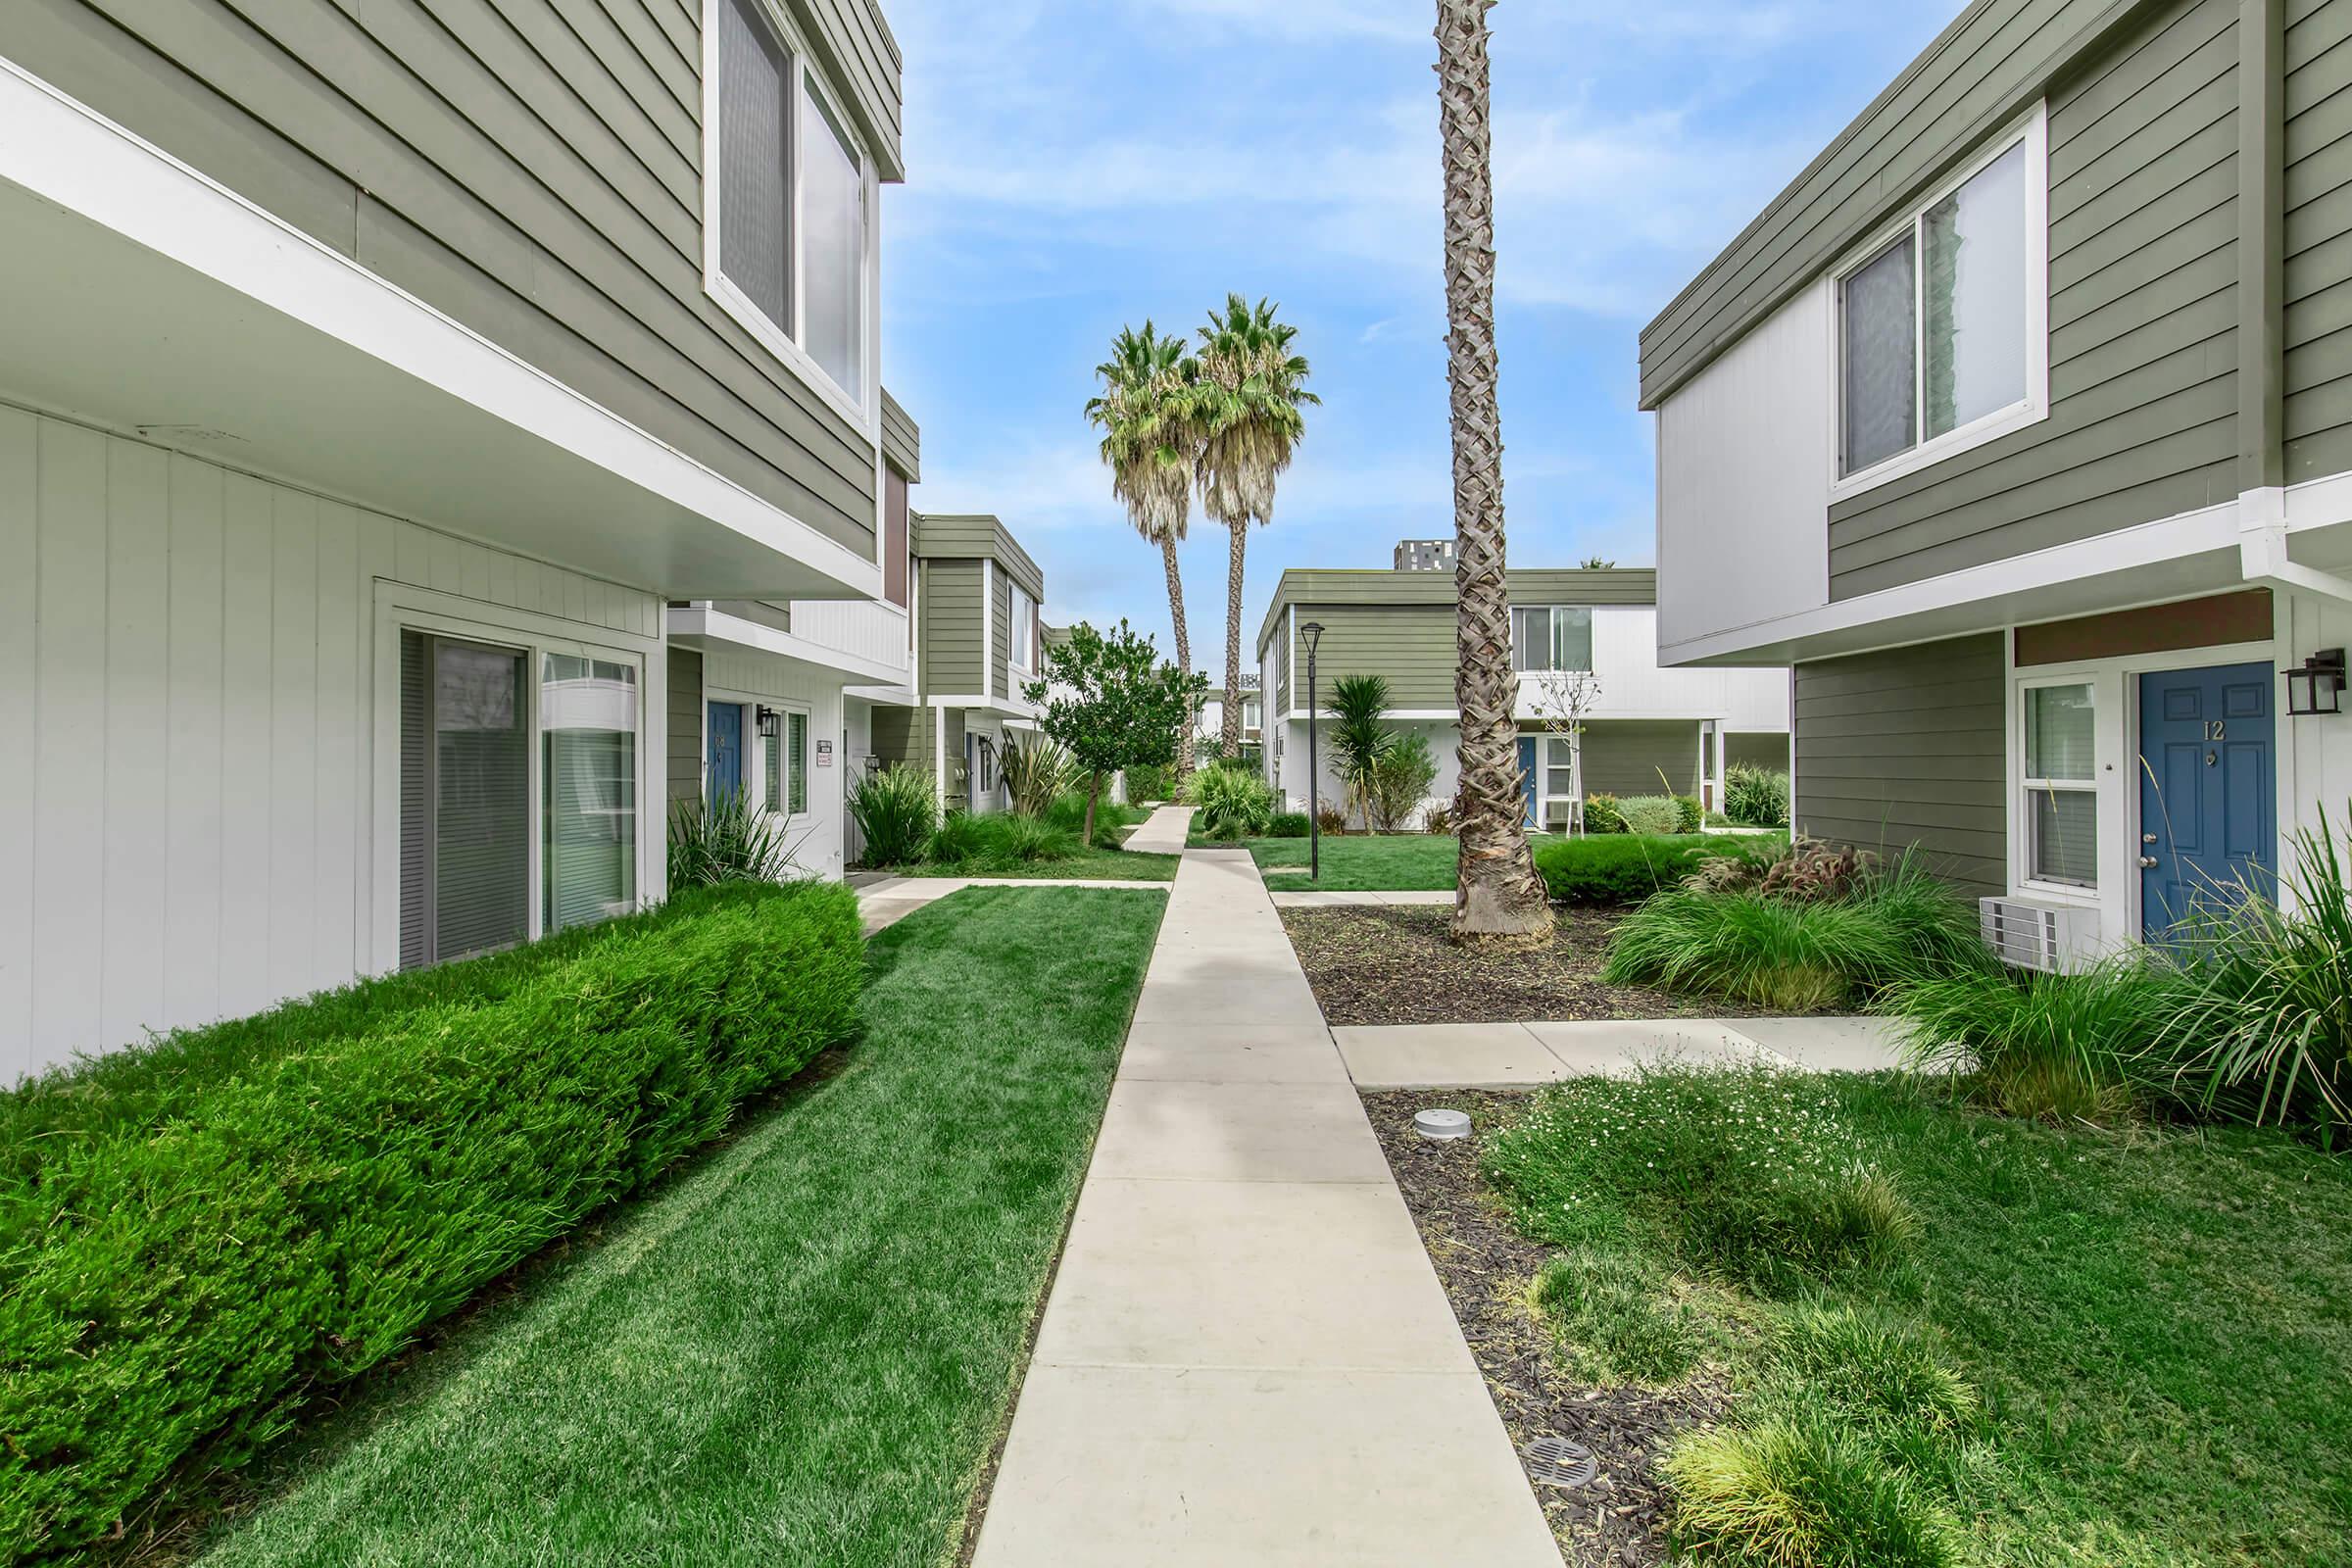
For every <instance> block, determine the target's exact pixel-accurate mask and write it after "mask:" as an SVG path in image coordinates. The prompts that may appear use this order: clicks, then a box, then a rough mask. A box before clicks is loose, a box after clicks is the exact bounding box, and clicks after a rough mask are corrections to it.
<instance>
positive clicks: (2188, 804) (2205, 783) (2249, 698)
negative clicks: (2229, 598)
mask: <svg viewBox="0 0 2352 1568" xmlns="http://www.w3.org/2000/svg"><path fill="white" fill-rule="evenodd" d="M2276 678H2277V677H2276V676H2274V675H2273V673H2272V671H2271V666H2270V665H2269V664H2267V663H2264V664H2220V665H2215V666H2213V667H2211V668H2207V669H2178V670H2165V671H2163V672H2161V673H2158V674H2152V675H2142V676H2140V677H2139V760H2140V769H2139V829H2140V843H2139V863H2140V873H2139V899H2140V902H2139V910H2140V916H2139V925H2140V934H2141V935H2142V936H2144V937H2146V938H2147V939H2148V940H2150V941H2161V940H2163V938H2164V936H2165V933H2166V932H2167V931H2169V930H2171V929H2172V928H2173V927H2174V926H2175V925H2176V924H2178V923H2179V921H2180V918H2181V917H2182V916H2183V915H2185V914H2187V913H2188V912H2189V911H2190V910H2191V909H2192V908H2193V907H2197V906H2199V905H2204V906H2207V907H2211V906H2212V905H2214V904H2216V903H2217V902H2223V901H2233V900H2236V899H2239V898H2242V897H2244V895H2245V892H2246V890H2247V889H2249V888H2251V889H2253V890H2254V891H2255V892H2256V893H2258V894H2260V895H2261V896H2262V897H2264V898H2270V897H2273V896H2275V895H2276V893H2277V891H2278V882H2277V878H2278V866H2277V863H2276V862H2277V858H2278V794H2277V780H2278V775H2277V773H2276V772H2275V771H2274V768H2275V767H2276V763H2275V761H2274V760H2273V752H2272V746H2271V741H2272V730H2273V716H2272V684H2273V682H2274V681H2275V679H2276Z"/></svg>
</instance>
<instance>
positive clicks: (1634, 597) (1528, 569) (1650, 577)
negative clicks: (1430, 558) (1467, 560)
mask: <svg viewBox="0 0 2352 1568" xmlns="http://www.w3.org/2000/svg"><path fill="white" fill-rule="evenodd" d="M1503 584H1504V587H1505V589H1506V590H1507V591H1508V593H1509V594H1510V598H1511V602H1512V603H1513V604H1516V605H1654V604H1656V603H1657V602H1658V573H1657V569H1656V568H1655V567H1652V566H1609V567H1600V568H1595V569H1593V570H1591V571H1587V570H1584V569H1582V568H1581V567H1557V566H1519V567H1513V568H1511V569H1509V570H1506V571H1505V572H1504V573H1503ZM1294 605H1295V606H1299V607H1300V609H1299V616H1300V618H1301V619H1305V618H1311V617H1310V615H1309V612H1310V611H1311V612H1312V613H1314V614H1320V613H1322V610H1323V608H1324V607H1326V606H1344V605H1380V606H1388V607H1391V608H1397V607H1403V606H1411V605H1427V606H1439V607H1443V608H1444V610H1445V611H1446V614H1447V616H1448V618H1449V619H1450V617H1451V615H1452V613H1453V607H1454V582H1453V573H1452V572H1450V571H1373V570H1362V571H1358V570H1348V569H1333V568H1319V567H1311V566H1310V567H1293V568H1292V569H1290V570H1288V571H1285V572H1284V573H1283V574H1282V577H1281V580H1280V581H1278V582H1277V583H1276V584H1275V585H1274V602H1273V603H1272V604H1270V605H1268V606H1267V607H1266V616H1265V619H1264V620H1262V621H1260V622H1259V623H1258V637H1257V646H1258V647H1260V648H1263V647H1265V646H1266V644H1267V643H1268V642H1269V641H1271V640H1272V638H1273V636H1274V634H1275V631H1276V629H1277V628H1278V627H1279V626H1280V625H1281V624H1282V623H1283V620H1284V618H1285V615H1286V613H1287V612H1288V611H1289V610H1290V609H1291V607H1292V606H1294ZM1446 662H1447V663H1449V664H1450V663H1451V662H1452V656H1451V655H1450V654H1448V655H1447V656H1446ZM1448 701H1449V702H1450V699H1448Z"/></svg>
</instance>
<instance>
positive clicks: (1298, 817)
mask: <svg viewBox="0 0 2352 1568" xmlns="http://www.w3.org/2000/svg"><path fill="white" fill-rule="evenodd" d="M1311 826H1312V824H1311V823H1309V822H1308V820H1307V816H1306V813H1305V812H1304V811H1276V812H1275V813H1274V814H1273V815H1272V816H1270V817H1268V818H1267V819H1266V837H1268V838H1270V839H1302V838H1305V837H1306V836H1307V831H1308V829H1309V828H1310V827H1311Z"/></svg>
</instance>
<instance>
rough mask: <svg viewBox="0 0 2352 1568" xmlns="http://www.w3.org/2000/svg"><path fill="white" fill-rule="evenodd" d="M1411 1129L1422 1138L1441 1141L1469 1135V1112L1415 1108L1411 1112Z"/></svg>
mask: <svg viewBox="0 0 2352 1568" xmlns="http://www.w3.org/2000/svg"><path fill="white" fill-rule="evenodd" d="M1413 1131H1415V1132H1417V1133H1419V1134H1420V1135H1421V1136H1422V1137H1424V1138H1435V1139H1439V1140H1441V1141H1443V1140H1446V1139H1451V1138H1467V1137H1469V1136H1470V1113H1469V1112H1468V1111H1466V1110H1416V1111H1414V1112H1413Z"/></svg>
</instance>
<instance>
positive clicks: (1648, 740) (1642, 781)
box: [1582, 719, 1698, 795]
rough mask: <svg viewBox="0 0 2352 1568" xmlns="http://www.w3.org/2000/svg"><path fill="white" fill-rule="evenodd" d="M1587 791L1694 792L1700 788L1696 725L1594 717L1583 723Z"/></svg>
mask: <svg viewBox="0 0 2352 1568" xmlns="http://www.w3.org/2000/svg"><path fill="white" fill-rule="evenodd" d="M1582 750H1583V752H1584V776H1585V789H1586V791H1587V792H1588V793H1592V794H1600V795H1690V794H1693V793H1695V792H1696V790H1697V788H1698V725H1697V724H1696V723H1695V722H1691V721H1667V720H1663V719H1655V720H1653V719H1596V720H1594V721H1593V722H1592V723H1590V724H1588V725H1586V726H1585V734H1584V745H1583V748H1582Z"/></svg>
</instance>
